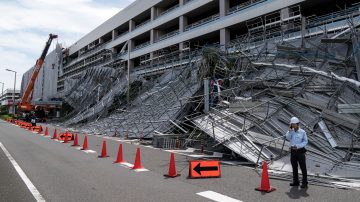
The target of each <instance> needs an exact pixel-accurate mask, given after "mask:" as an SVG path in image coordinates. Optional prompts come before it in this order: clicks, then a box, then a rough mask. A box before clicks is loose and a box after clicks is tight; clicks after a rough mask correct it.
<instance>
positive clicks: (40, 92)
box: [21, 44, 62, 101]
mask: <svg viewBox="0 0 360 202" xmlns="http://www.w3.org/2000/svg"><path fill="white" fill-rule="evenodd" d="M61 59H62V46H61V44H57V45H56V49H55V50H53V51H51V52H50V53H49V54H48V55H47V56H46V58H45V61H44V64H43V66H42V68H41V70H40V72H39V75H38V77H37V79H36V81H35V85H34V90H33V93H32V98H33V99H32V100H33V101H50V100H51V99H53V98H56V97H57V89H56V87H57V80H58V76H59V69H60V66H61V65H62V64H61ZM33 70H34V67H32V68H31V69H29V70H28V71H27V72H25V73H24V74H23V77H22V81H21V94H22V93H23V92H24V90H25V88H26V85H27V84H28V83H29V81H30V78H31V75H32V73H33Z"/></svg>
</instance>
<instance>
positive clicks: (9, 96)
mask: <svg viewBox="0 0 360 202" xmlns="http://www.w3.org/2000/svg"><path fill="white" fill-rule="evenodd" d="M13 94H14V89H10V88H8V89H6V90H4V93H3V94H2V95H1V96H0V103H1V105H3V106H11V105H12V104H13ZM18 99H20V90H15V101H16V100H18Z"/></svg>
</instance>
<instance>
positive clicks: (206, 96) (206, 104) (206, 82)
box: [204, 78, 209, 114]
mask: <svg viewBox="0 0 360 202" xmlns="http://www.w3.org/2000/svg"><path fill="white" fill-rule="evenodd" d="M204 113H205V114H207V113H209V79H208V78H206V79H204Z"/></svg>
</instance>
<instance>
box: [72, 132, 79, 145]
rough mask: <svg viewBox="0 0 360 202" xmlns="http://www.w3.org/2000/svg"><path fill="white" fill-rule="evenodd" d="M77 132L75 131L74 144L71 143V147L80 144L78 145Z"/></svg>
mask: <svg viewBox="0 0 360 202" xmlns="http://www.w3.org/2000/svg"><path fill="white" fill-rule="evenodd" d="M78 141H79V140H78V134H77V133H76V134H75V139H74V144H73V145H71V146H72V147H78V146H80V145H79V143H78Z"/></svg>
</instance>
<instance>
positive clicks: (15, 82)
mask: <svg viewBox="0 0 360 202" xmlns="http://www.w3.org/2000/svg"><path fill="white" fill-rule="evenodd" d="M6 71H9V72H14V73H15V79H14V89H13V99H12V100H13V103H12V105H13V114H14V115H15V88H16V71H14V70H11V69H6Z"/></svg>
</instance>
